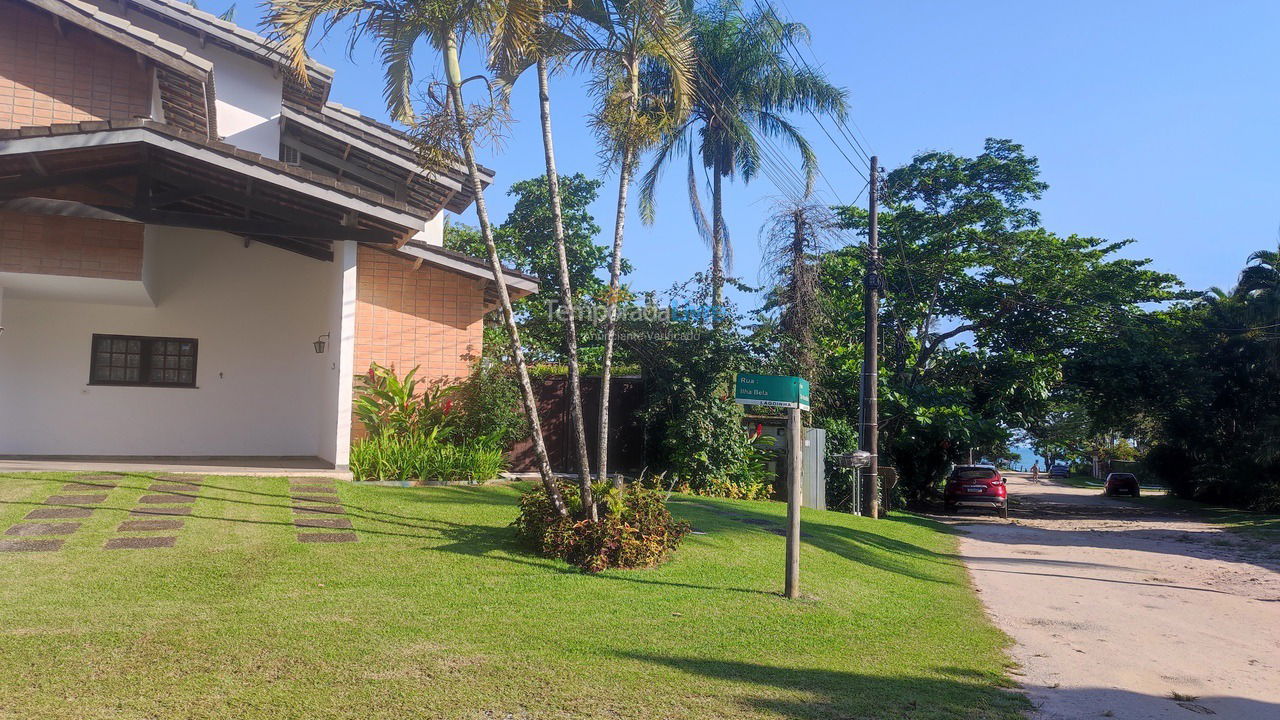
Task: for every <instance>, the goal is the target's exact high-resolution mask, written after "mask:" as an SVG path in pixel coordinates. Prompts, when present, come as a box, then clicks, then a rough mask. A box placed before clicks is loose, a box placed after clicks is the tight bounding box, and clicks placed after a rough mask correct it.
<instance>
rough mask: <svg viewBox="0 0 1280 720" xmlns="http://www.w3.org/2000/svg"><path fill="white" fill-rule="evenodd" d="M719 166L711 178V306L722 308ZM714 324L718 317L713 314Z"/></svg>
mask: <svg viewBox="0 0 1280 720" xmlns="http://www.w3.org/2000/svg"><path fill="white" fill-rule="evenodd" d="M722 182H723V176H722V174H721V172H720V164H719V163H716V167H715V169H714V170H713V171H712V178H711V305H712V307H714V308H720V307H723V306H724V195H723V192H722V188H721V185H722ZM714 319H715V321H716V324H719V320H720V315H719V313H718V312H717V313H715V317H714Z"/></svg>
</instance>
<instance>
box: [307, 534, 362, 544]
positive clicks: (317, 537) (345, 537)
mask: <svg viewBox="0 0 1280 720" xmlns="http://www.w3.org/2000/svg"><path fill="white" fill-rule="evenodd" d="M355 541H356V534H355V533H298V542H304V543H344V542H355Z"/></svg>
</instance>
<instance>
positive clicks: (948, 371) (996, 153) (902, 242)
mask: <svg viewBox="0 0 1280 720" xmlns="http://www.w3.org/2000/svg"><path fill="white" fill-rule="evenodd" d="M1039 172H1040V170H1039V163H1038V161H1037V160H1036V158H1034V157H1032V156H1030V155H1028V154H1027V153H1026V152H1025V150H1024V149H1023V148H1022V146H1020V145H1018V144H1016V143H1013V142H1011V141H1008V140H998V139H990V140H988V141H987V142H986V144H985V146H984V148H983V152H982V153H980V154H978V155H977V156H975V157H964V156H959V155H955V154H952V153H945V152H930V153H923V154H921V155H918V156H916V157H915V158H914V159H913V160H912V161H911V162H910V163H908V164H907V165H905V166H903V167H900V168H898V169H895V170H894V171H892V172H891V173H889V175H888V177H887V179H886V183H885V193H884V200H885V202H884V206H883V209H882V210H881V212H880V216H879V223H880V237H881V242H882V252H881V262H882V264H883V268H882V276H883V277H884V279H885V282H886V285H887V289H888V292H887V293H886V297H885V300H884V304H883V305H882V306H881V307H882V309H881V312H882V315H881V328H882V335H881V337H882V338H883V347H882V350H881V351H882V357H883V358H884V362H883V365H882V367H881V382H882V387H883V388H884V392H883V414H882V418H883V422H882V424H881V432H882V439H883V443H882V447H884V448H885V454H886V455H887V456H888V457H890V458H891V459H892V461H893V462H894V464H895V465H896V466H897V468H898V471H899V473H898V474H899V477H900V478H901V479H902V482H900V483H899V487H900V488H901V489H902V490H903V491H905V492H907V493H908V495H909V497H910V498H911V499H919V498H923V497H926V496H928V495H929V493H930V492H931V488H932V487H933V482H934V481H935V480H936V479H937V478H938V476H939V473H940V472H941V471H942V470H943V469H944V468H945V466H946V464H947V462H949V461H955V460H960V459H961V458H963V457H964V456H965V455H967V451H968V450H969V449H970V448H974V449H975V450H977V451H979V452H992V451H998V450H1000V449H1001V446H1002V445H1004V444H1007V442H1008V440H1009V439H1010V432H1009V431H1010V430H1011V429H1013V428H1031V427H1033V426H1034V424H1035V423H1036V422H1037V421H1039V420H1043V419H1044V418H1045V417H1046V414H1047V413H1049V412H1050V411H1051V410H1052V409H1053V408H1054V405H1055V404H1054V399H1055V396H1054V393H1055V390H1057V389H1058V388H1059V387H1060V386H1061V383H1062V375H1063V364H1064V362H1065V361H1066V359H1067V358H1068V357H1069V356H1070V355H1071V354H1072V353H1073V352H1075V351H1076V350H1078V349H1079V348H1082V347H1084V346H1086V345H1087V344H1088V343H1089V342H1090V341H1091V339H1093V338H1095V337H1097V336H1099V335H1106V334H1110V333H1113V332H1114V331H1115V328H1116V327H1117V326H1124V325H1129V324H1132V323H1135V322H1139V320H1138V318H1140V317H1142V316H1143V315H1144V314H1145V311H1144V310H1143V309H1142V305H1143V304H1145V303H1151V302H1161V301H1166V300H1171V299H1175V298H1177V297H1179V296H1180V295H1179V292H1178V282H1177V278H1175V277H1173V276H1171V275H1167V274H1165V273H1160V272H1156V271H1154V270H1152V269H1150V268H1149V267H1148V265H1149V262H1150V261H1147V260H1134V259H1129V258H1125V257H1120V256H1119V253H1120V251H1121V250H1123V249H1124V248H1125V247H1127V246H1128V245H1129V244H1130V241H1119V242H1112V241H1108V240H1104V239H1100V238H1089V237H1080V236H1075V235H1071V236H1065V237H1064V236H1060V235H1057V234H1055V233H1051V232H1049V231H1047V230H1045V229H1044V228H1042V227H1040V224H1039V216H1038V214H1037V213H1036V212H1035V209H1034V202H1035V201H1036V200H1038V199H1039V198H1040V195H1041V194H1042V193H1043V192H1044V191H1045V190H1046V189H1047V188H1046V185H1045V184H1044V183H1043V182H1041V180H1040V178H1039ZM841 214H842V216H843V219H844V221H845V223H846V224H847V226H848V227H850V228H852V229H855V230H858V231H865V229H866V222H867V217H866V211H865V210H863V209H861V208H842V209H841ZM864 270H865V256H864V255H863V254H862V252H861V248H859V247H852V246H851V247H846V248H841V249H839V250H836V251H834V252H831V253H827V254H826V255H825V256H824V257H823V259H822V283H823V294H824V295H825V296H826V297H827V298H828V299H829V301H830V307H829V311H828V312H827V313H825V317H824V322H823V323H822V325H821V328H822V332H821V333H820V335H819V345H820V347H821V350H822V352H821V355H822V358H821V359H822V362H823V363H824V365H825V367H824V371H825V372H827V373H828V374H830V376H831V377H830V379H829V380H828V382H827V383H826V384H827V385H828V387H829V388H832V389H833V392H832V393H830V394H828V395H826V396H822V397H820V399H821V400H822V401H823V405H822V406H820V409H821V411H822V412H825V413H828V414H829V415H834V416H837V417H843V418H845V419H848V418H851V417H856V412H857V403H856V402H855V401H854V398H853V397H852V393H839V392H837V391H838V389H839V388H841V387H844V386H847V387H850V388H853V387H857V377H858V373H859V371H860V366H861V343H860V341H859V340H858V339H857V329H858V328H860V327H861V324H862V305H861V300H860V293H859V292H858V289H859V288H860V285H861V282H862V278H863V274H864Z"/></svg>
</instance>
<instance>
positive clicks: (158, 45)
mask: <svg viewBox="0 0 1280 720" xmlns="http://www.w3.org/2000/svg"><path fill="white" fill-rule="evenodd" d="M26 1H27V2H28V3H30V4H31V5H34V6H36V7H38V8H40V9H41V10H44V11H46V12H49V13H51V14H53V15H55V16H57V17H59V18H61V19H63V20H66V21H68V22H70V23H73V24H75V25H78V26H80V27H83V28H86V29H88V30H91V31H98V32H101V31H102V30H115V31H117V32H119V33H122V34H123V35H125V36H127V37H129V38H132V39H133V40H136V41H137V42H138V43H141V44H142V46H141V47H137V46H135V45H132V44H131V45H130V49H132V50H135V51H137V52H141V53H142V54H144V55H146V56H148V57H150V58H151V59H153V60H155V61H157V62H160V63H163V64H165V65H168V66H170V67H172V68H173V69H175V70H179V71H185V72H186V73H187V74H193V75H199V76H201V77H202V79H204V78H207V77H208V75H209V73H211V72H213V63H211V62H209V61H208V60H205V59H204V58H202V57H200V56H198V55H195V54H193V53H191V52H190V51H188V50H187V49H186V48H184V47H182V46H181V45H179V44H177V43H175V42H170V41H168V40H165V39H164V38H162V37H160V36H159V35H157V34H155V33H153V32H151V31H150V30H145V29H143V28H140V27H138V26H137V25H134V24H133V23H131V22H129V21H128V20H125V19H124V18H121V17H118V16H116V15H112V14H110V13H107V12H103V11H102V10H101V9H99V8H98V7H97V6H96V5H93V4H92V3H88V2H84V1H83V0H26ZM116 39H119V38H116Z"/></svg>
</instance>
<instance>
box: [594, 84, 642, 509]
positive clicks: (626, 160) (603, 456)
mask: <svg viewBox="0 0 1280 720" xmlns="http://www.w3.org/2000/svg"><path fill="white" fill-rule="evenodd" d="M639 65H640V64H639V61H638V60H635V59H633V62H631V64H630V68H629V74H630V76H631V88H630V89H631V99H630V107H629V111H630V112H629V120H630V121H631V123H634V121H635V118H636V115H637V114H638V113H639V106H640V72H639ZM625 143H626V144H625V146H624V147H623V149H622V167H621V168H619V171H618V208H617V211H616V214H615V215H614V218H613V254H612V256H611V257H610V258H609V295H608V296H607V297H606V298H605V326H604V358H603V359H602V360H601V367H600V436H599V439H598V441H597V451H598V453H599V455H598V457H597V460H596V463H597V464H596V468H597V469H598V470H599V473H600V478H601V479H604V478H607V477H609V389H610V385H611V384H612V380H613V341H614V336H615V335H616V334H617V327H618V293H619V292H620V291H621V289H622V238H623V234H624V228H625V226H626V222H627V191H628V190H630V188H631V175H632V173H634V172H635V164H636V151H635V148H634V146H633V145H632V141H631V128H630V127H628V128H627V136H626V140H625ZM613 484H614V485H616V486H617V487H622V485H623V482H622V476H621V475H618V476H617V477H615V478H614V479H613Z"/></svg>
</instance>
